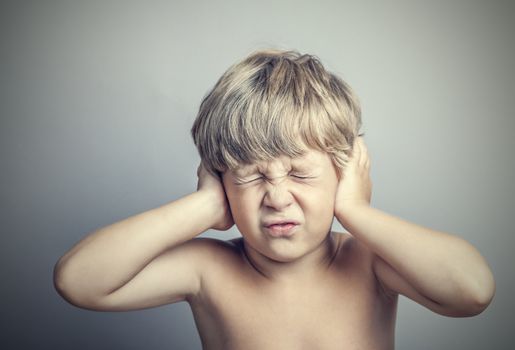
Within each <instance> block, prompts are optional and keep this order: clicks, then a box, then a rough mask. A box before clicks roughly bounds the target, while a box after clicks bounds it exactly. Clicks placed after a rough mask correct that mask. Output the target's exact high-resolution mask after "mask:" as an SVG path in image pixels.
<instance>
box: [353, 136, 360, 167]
mask: <svg viewBox="0 0 515 350" xmlns="http://www.w3.org/2000/svg"><path fill="white" fill-rule="evenodd" d="M359 139H360V138H359V137H356V138H355V139H354V144H353V145H352V160H353V161H354V162H358V161H359V158H360V157H361V148H360V147H359V144H360V142H359Z"/></svg>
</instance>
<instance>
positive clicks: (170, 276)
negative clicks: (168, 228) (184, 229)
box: [78, 238, 215, 311]
mask: <svg viewBox="0 0 515 350" xmlns="http://www.w3.org/2000/svg"><path fill="white" fill-rule="evenodd" d="M213 241H214V240H211V239H205V238H195V239H193V240H190V241H188V242H185V243H183V244H181V245H178V246H176V247H173V248H171V249H169V250H167V251H165V252H164V253H162V254H161V255H159V256H158V257H156V258H155V259H153V260H152V261H151V262H150V263H149V264H147V265H146V266H145V267H144V268H143V269H142V270H141V271H140V272H138V273H137V274H136V275H135V276H134V277H133V278H132V279H131V280H130V281H129V282H127V283H126V284H124V285H123V286H121V287H120V288H118V289H116V290H114V291H112V292H111V293H109V294H108V295H106V296H104V297H102V298H98V299H96V300H95V301H94V302H91V303H85V304H83V305H80V304H79V305H78V306H81V307H85V308H88V309H93V310H99V311H128V310H137V309H144V308H150V307H155V306H159V305H164V304H170V303H174V302H179V301H184V300H186V299H187V298H189V297H191V296H193V295H196V294H197V293H198V292H199V291H200V287H201V279H202V272H203V269H204V267H205V266H206V260H211V259H210V255H212V254H213V253H214V252H213V246H214V245H215V243H214V242H213Z"/></svg>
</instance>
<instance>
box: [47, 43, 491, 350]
mask: <svg viewBox="0 0 515 350" xmlns="http://www.w3.org/2000/svg"><path fill="white" fill-rule="evenodd" d="M360 126H361V117H360V108H359V104H358V101H357V98H356V97H355V96H354V94H353V92H352V91H351V89H350V87H349V86H348V85H346V84H345V83H344V82H343V81H342V80H341V79H339V78H338V77H336V76H334V75H333V74H331V73H329V72H327V71H326V70H325V69H324V67H323V66H322V64H321V63H320V62H319V60H318V59H317V58H315V57H313V56H310V55H300V54H298V53H297V52H293V51H279V50H265V51H258V52H255V53H253V54H251V55H250V56H248V57H247V58H246V59H245V60H243V61H242V62H240V63H238V64H236V65H234V66H232V67H231V68H230V69H229V70H228V71H227V72H226V73H225V74H224V75H223V76H222V77H221V78H220V80H219V81H218V82H217V84H216V85H215V87H214V88H213V89H212V91H211V92H210V93H209V94H208V95H207V96H206V97H205V98H204V100H203V102H202V104H201V106H200V110H199V114H198V116H197V119H196V121H195V123H194V125H193V128H192V135H193V138H194V141H195V144H196V146H197V148H198V150H199V153H200V157H201V165H200V166H199V169H198V174H197V175H198V179H199V180H198V188H197V191H196V192H194V193H192V194H190V195H188V196H185V197H183V198H181V199H179V200H176V201H174V202H171V203H169V204H166V205H164V206H162V207H159V208H156V209H153V210H149V211H147V212H144V213H142V214H138V215H135V216H133V217H130V218H128V219H125V220H122V221H120V222H117V223H114V224H112V225H109V226H107V227H104V228H102V229H99V230H97V231H96V232H94V233H92V234H91V235H89V236H88V237H86V238H85V239H84V240H82V241H81V242H79V243H78V244H77V245H76V246H75V247H73V248H72V249H71V250H70V251H69V252H67V253H66V254H65V255H64V256H63V257H62V258H61V259H60V260H59V262H58V263H57V264H56V268H55V285H56V288H57V290H58V291H59V293H60V294H61V295H62V296H63V297H64V298H65V299H66V300H68V301H69V302H70V303H72V304H74V305H77V306H79V307H83V308H87V309H93V310H105V311H122V310H134V309H141V308H149V307H154V306H158V305H163V304H168V303H174V302H178V301H187V302H188V303H189V304H190V306H191V309H192V311H193V314H194V318H195V322H196V325H197V328H198V330H199V334H200V337H201V340H202V344H203V348H204V349H281V350H287V349H393V347H394V325H395V316H396V306H397V296H398V294H403V295H405V296H406V297H408V298H411V299H413V300H414V301H416V302H418V303H420V304H422V305H423V306H425V307H427V308H429V309H430V310H432V311H434V312H437V313H439V314H442V315H447V316H455V317H460V316H471V315H475V314H478V313H480V312H481V311H482V310H484V309H485V308H486V306H487V305H488V304H489V302H490V300H491V299H492V297H493V294H494V289H495V287H494V280H493V276H492V274H491V271H490V269H489V268H488V266H487V264H486V262H485V261H484V259H483V258H482V257H481V255H480V254H479V253H478V251H477V250H476V249H475V248H474V247H472V246H471V245H470V244H468V243H466V242H465V241H463V240H462V239H460V238H458V237H455V236H452V235H449V234H446V233H443V232H436V231H434V230H431V229H428V228H424V227H420V226H417V225H415V224H412V223H408V222H406V221H403V220H401V219H398V218H395V217H393V216H390V215H388V214H385V213H383V212H381V211H379V210H377V209H375V208H372V207H371V206H370V197H371V182H370V179H369V158H368V155H367V149H366V146H365V144H364V142H363V139H362V137H360V136H358V131H359V128H360ZM334 217H336V218H337V220H338V221H339V222H340V223H341V224H342V226H343V227H344V228H345V229H346V230H347V231H348V233H336V232H331V224H332V222H333V218H334ZM233 224H236V226H237V228H238V230H239V231H240V232H241V234H242V238H237V239H233V240H231V241H220V240H214V239H207V238H195V237H196V236H197V235H199V234H200V233H202V232H204V231H206V230H208V229H215V230H227V229H229V228H230V227H232V226H233Z"/></svg>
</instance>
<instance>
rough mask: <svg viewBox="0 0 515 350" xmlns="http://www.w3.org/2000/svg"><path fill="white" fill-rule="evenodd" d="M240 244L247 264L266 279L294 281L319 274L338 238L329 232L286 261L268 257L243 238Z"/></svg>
mask: <svg viewBox="0 0 515 350" xmlns="http://www.w3.org/2000/svg"><path fill="white" fill-rule="evenodd" d="M242 245H243V246H242V250H243V252H244V253H245V255H246V258H247V259H248V262H249V264H250V265H251V266H252V268H253V269H255V270H256V271H257V272H259V274H261V275H262V276H264V277H265V278H266V279H268V280H270V281H274V282H294V281H302V280H308V279H310V278H312V277H315V276H320V273H321V272H323V271H326V270H327V269H328V268H329V267H330V266H331V263H332V262H333V260H334V258H335V256H336V253H337V251H338V238H337V237H336V236H335V234H334V233H333V232H330V233H329V234H328V235H327V236H326V238H325V239H324V240H323V241H322V242H321V243H320V244H319V245H318V246H317V247H315V248H314V249H313V250H312V251H310V252H308V253H306V254H305V255H303V256H301V257H299V258H297V259H295V260H293V261H288V262H282V261H276V260H273V259H270V258H269V257H267V256H265V255H263V254H261V253H260V252H258V251H257V250H255V249H254V248H252V247H251V246H249V245H248V244H247V243H246V242H245V240H244V239H243V240H242Z"/></svg>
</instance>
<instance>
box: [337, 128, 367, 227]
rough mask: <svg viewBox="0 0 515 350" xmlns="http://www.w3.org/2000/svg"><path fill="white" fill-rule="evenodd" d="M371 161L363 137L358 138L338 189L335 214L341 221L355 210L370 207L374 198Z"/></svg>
mask: <svg viewBox="0 0 515 350" xmlns="http://www.w3.org/2000/svg"><path fill="white" fill-rule="evenodd" d="M369 170H370V159H369V158H368V151H367V147H366V146H365V142H364V141H363V137H361V136H359V137H356V139H355V141H354V146H353V149H352V156H351V158H350V159H349V162H348V163H347V167H346V168H345V169H344V170H343V173H342V176H341V178H340V182H339V184H338V189H337V191H336V199H335V205H334V212H335V215H336V218H337V219H338V220H340V221H341V219H342V218H344V217H345V215H347V214H348V213H349V211H350V210H351V209H353V208H356V207H359V206H369V205H370V198H371V196H372V182H371V181H370V174H369Z"/></svg>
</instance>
